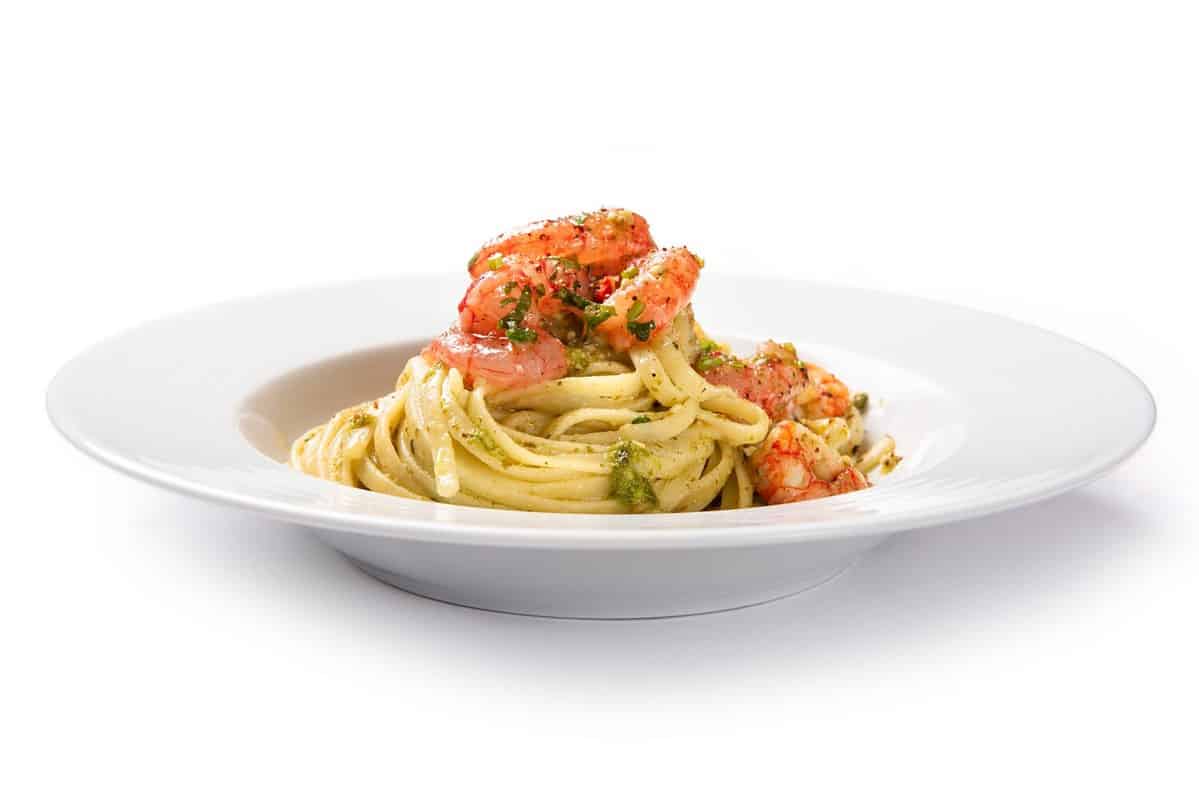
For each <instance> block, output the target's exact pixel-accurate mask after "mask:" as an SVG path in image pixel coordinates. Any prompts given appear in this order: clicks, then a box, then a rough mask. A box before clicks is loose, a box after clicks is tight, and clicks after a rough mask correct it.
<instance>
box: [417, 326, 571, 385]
mask: <svg viewBox="0 0 1199 801" xmlns="http://www.w3.org/2000/svg"><path fill="white" fill-rule="evenodd" d="M421 355H422V356H424V357H425V360H426V361H428V362H430V363H436V362H442V363H444V364H445V365H446V366H448V367H456V368H457V369H458V371H459V372H460V373H462V375H463V377H464V378H465V379H466V382H467V384H468V386H472V387H473V386H474V385H475V384H477V383H480V382H482V383H485V384H487V385H488V386H490V387H494V388H495V389H519V388H521V387H528V386H533V385H534V384H540V383H541V382H543V381H553V380H555V379H558V378H562V377H563V376H565V375H566V369H567V368H566V346H564V345H563V344H562V343H561V342H559V341H558V340H557V339H555V338H554V337H552V336H549V335H548V334H546V333H544V332H541V333H539V334H538V335H537V338H536V339H535V340H534V341H532V342H528V343H521V342H513V341H512V340H510V339H508V338H506V337H504V336H499V335H484V334H475V333H466V332H463V331H462V330H461V329H460V328H458V327H457V326H455V327H454V328H451V329H449V330H448V331H446V332H445V333H443V334H442V335H441V336H439V337H437V338H436V339H434V340H433V341H432V342H430V343H429V346H428V347H427V348H425V350H424V352H423V353H421Z"/></svg>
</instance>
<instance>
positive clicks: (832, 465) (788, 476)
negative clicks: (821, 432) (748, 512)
mask: <svg viewBox="0 0 1199 801" xmlns="http://www.w3.org/2000/svg"><path fill="white" fill-rule="evenodd" d="M749 466H750V470H751V472H752V474H753V478H754V487H755V489H757V491H758V495H760V496H761V497H762V500H764V501H766V503H768V504H776V503H794V502H795V501H810V500H815V499H816V498H827V497H828V496H830V495H841V494H842V493H846V492H854V491H856V490H861V489H866V488H867V487H869V486H870V482H869V481H868V480H867V479H866V477H865V476H864V475H862V473H861V472H860V471H859V470H858V469H857V468H855V467H854V466H853V465H852V464H850V462H849V460H848V459H846V458H845V457H844V456H842V455H841V454H839V453H837V451H836V450H834V449H833V448H832V447H831V446H830V445H829V444H828V443H826V442H825V441H824V440H823V439H821V438H820V437H818V436H817V435H816V434H814V433H812V432H811V431H809V430H808V429H807V428H805V427H804V426H803V425H801V424H799V423H796V422H794V421H791V420H784V421H782V422H779V423H775V424H774V427H772V428H771V429H770V433H768V434H767V435H766V439H765V440H763V442H762V444H761V445H760V446H758V449H757V450H756V451H754V453H753V455H752V456H750V457H749Z"/></svg>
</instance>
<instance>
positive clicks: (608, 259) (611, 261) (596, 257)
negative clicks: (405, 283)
mask: <svg viewBox="0 0 1199 801" xmlns="http://www.w3.org/2000/svg"><path fill="white" fill-rule="evenodd" d="M654 247H655V245H654V240H653V237H651V236H650V233H649V223H647V222H646V221H645V218H644V217H642V216H641V215H640V214H635V213H633V212H631V211H628V210H627V209H600V210H599V211H593V212H591V213H589V214H575V215H572V216H570V217H562V218H561V219H557V220H544V221H541V222H535V223H530V224H529V225H526V226H525V227H523V228H519V229H517V230H515V231H512V232H510V233H507V234H503V235H501V236H499V237H497V238H495V239H493V240H492V241H490V242H488V243H487V244H486V245H484V246H483V247H482V248H480V249H479V251H478V252H477V253H475V255H474V256H472V257H471V259H470V261H469V262H468V263H467V267H468V269H469V270H470V274H471V276H473V277H475V278H477V277H479V276H480V275H482V274H483V273H484V272H486V270H487V269H488V260H489V259H491V257H492V256H496V255H500V256H508V255H522V256H533V257H545V256H557V257H559V258H563V259H572V260H574V261H577V262H578V263H579V264H582V265H584V266H587V267H590V268H591V269H592V270H593V271H594V272H595V274H596V276H597V277H598V276H600V275H609V274H612V273H619V272H620V271H621V270H623V269H624V267H625V265H627V264H628V263H629V262H630V261H631V260H633V259H635V258H638V257H640V256H644V255H645V254H646V253H649V252H650V251H651V250H653V249H654Z"/></svg>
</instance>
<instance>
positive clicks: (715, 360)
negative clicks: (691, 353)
mask: <svg viewBox="0 0 1199 801" xmlns="http://www.w3.org/2000/svg"><path fill="white" fill-rule="evenodd" d="M725 365H731V366H733V367H743V366H744V365H745V363H744V362H742V361H741V360H740V359H738V358H737V357H735V356H729V355H728V354H727V353H725V352H724V351H723V350H721V348H720V345H718V344H717V343H715V342H713V341H712V340H710V339H707V340H704V341H703V342H702V343H701V344H700V346H699V358H698V359H696V360H695V369H696V370H698V371H700V372H701V373H706V372H707V371H708V370H715V369H716V368H717V367H724V366H725Z"/></svg>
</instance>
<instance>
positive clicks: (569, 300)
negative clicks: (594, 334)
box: [554, 289, 616, 331]
mask: <svg viewBox="0 0 1199 801" xmlns="http://www.w3.org/2000/svg"><path fill="white" fill-rule="evenodd" d="M554 297H556V298H557V299H558V300H560V301H562V302H563V303H565V304H566V305H567V306H573V307H574V308H576V309H581V310H582V312H583V322H585V323H586V324H587V330H589V331H590V330H594V329H595V327H596V326H598V325H599V324H600V323H602V322H603V321H604V320H607V319H608V318H609V317H611V316H612V315H613V314H616V309H614V308H612V307H611V306H608V305H606V304H603V303H596V302H595V301H591V300H587V298H585V297H583V296H582V295H580V294H578V293H576V292H571V291H570V290H569V289H559V290H557V291H556V292H554Z"/></svg>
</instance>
